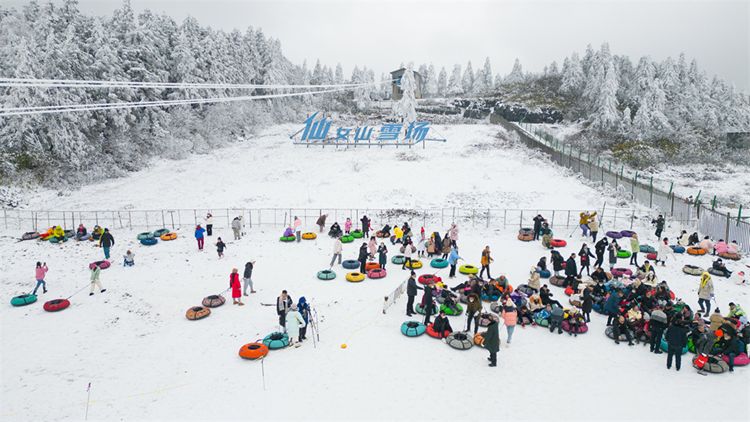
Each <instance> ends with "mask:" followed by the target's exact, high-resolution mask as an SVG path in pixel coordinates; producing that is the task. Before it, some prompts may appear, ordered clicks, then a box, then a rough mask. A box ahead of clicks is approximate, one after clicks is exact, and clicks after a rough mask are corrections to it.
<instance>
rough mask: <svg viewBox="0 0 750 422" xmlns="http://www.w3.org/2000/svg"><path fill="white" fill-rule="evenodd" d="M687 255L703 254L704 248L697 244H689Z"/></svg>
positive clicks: (704, 252)
mask: <svg viewBox="0 0 750 422" xmlns="http://www.w3.org/2000/svg"><path fill="white" fill-rule="evenodd" d="M687 253H688V255H705V254H706V250H705V249H703V248H699V247H697V246H690V247H689V248H687Z"/></svg>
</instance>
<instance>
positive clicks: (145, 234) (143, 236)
mask: <svg viewBox="0 0 750 422" xmlns="http://www.w3.org/2000/svg"><path fill="white" fill-rule="evenodd" d="M153 237H154V234H153V233H151V232H143V233H138V236H136V239H138V240H143V239H151V238H153Z"/></svg>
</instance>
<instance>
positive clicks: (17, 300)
mask: <svg viewBox="0 0 750 422" xmlns="http://www.w3.org/2000/svg"><path fill="white" fill-rule="evenodd" d="M34 302H36V295H32V294H24V295H19V296H16V297H14V298H13V299H11V300H10V304H11V305H13V306H26V305H31V304H32V303H34Z"/></svg>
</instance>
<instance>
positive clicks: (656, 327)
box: [648, 308, 667, 355]
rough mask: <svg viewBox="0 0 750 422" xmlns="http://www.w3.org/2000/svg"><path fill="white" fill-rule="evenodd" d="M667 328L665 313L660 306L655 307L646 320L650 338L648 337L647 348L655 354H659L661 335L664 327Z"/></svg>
mask: <svg viewBox="0 0 750 422" xmlns="http://www.w3.org/2000/svg"><path fill="white" fill-rule="evenodd" d="M666 328H667V314H665V313H664V311H662V310H661V309H660V308H656V309H654V310H653V311H651V315H650V318H649V320H648V330H649V331H650V332H651V338H650V339H649V350H650V351H651V352H654V353H655V354H657V355H658V354H661V353H662V351H661V336H662V334H664V329H666Z"/></svg>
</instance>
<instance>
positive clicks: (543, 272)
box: [538, 270, 552, 278]
mask: <svg viewBox="0 0 750 422" xmlns="http://www.w3.org/2000/svg"><path fill="white" fill-rule="evenodd" d="M538 273H539V278H550V277H551V276H552V272H551V271H550V270H541V271H538Z"/></svg>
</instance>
